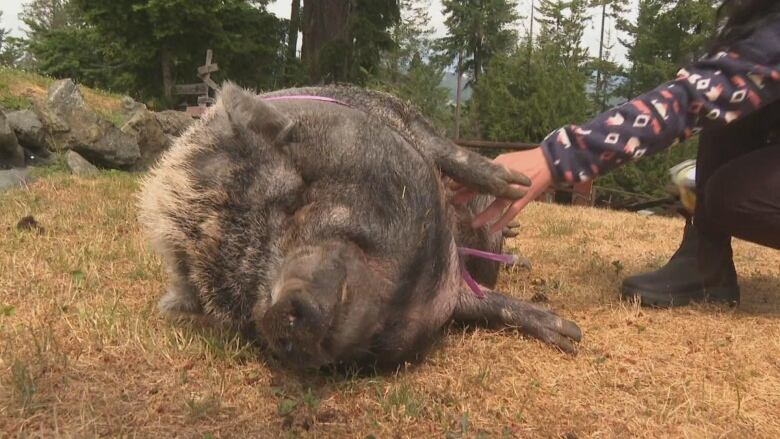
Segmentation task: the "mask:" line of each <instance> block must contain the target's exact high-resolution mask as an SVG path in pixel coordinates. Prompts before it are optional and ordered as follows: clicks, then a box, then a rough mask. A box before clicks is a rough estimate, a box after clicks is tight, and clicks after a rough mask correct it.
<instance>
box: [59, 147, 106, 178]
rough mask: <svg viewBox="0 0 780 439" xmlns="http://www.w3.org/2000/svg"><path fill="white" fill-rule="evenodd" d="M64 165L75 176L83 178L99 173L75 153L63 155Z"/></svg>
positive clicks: (69, 152)
mask: <svg viewBox="0 0 780 439" xmlns="http://www.w3.org/2000/svg"><path fill="white" fill-rule="evenodd" d="M65 163H67V164H68V168H70V171H71V172H73V174H75V175H79V176H85V175H93V174H97V173H98V172H99V170H98V168H97V167H96V166H95V165H93V164H92V163H90V162H88V161H87V159H85V158H84V157H82V156H81V155H79V153H77V152H76V151H68V152H67V153H65Z"/></svg>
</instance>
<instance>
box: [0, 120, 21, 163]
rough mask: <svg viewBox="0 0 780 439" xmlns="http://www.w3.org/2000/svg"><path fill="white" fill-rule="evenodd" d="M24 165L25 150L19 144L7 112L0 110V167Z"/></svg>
mask: <svg viewBox="0 0 780 439" xmlns="http://www.w3.org/2000/svg"><path fill="white" fill-rule="evenodd" d="M22 166H24V150H22V147H21V146H20V145H19V141H18V140H17V139H16V134H15V133H14V130H13V129H11V125H9V124H8V120H7V119H6V116H5V114H4V113H3V112H0V169H8V168H16V167H22Z"/></svg>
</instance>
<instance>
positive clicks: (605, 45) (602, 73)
mask: <svg viewBox="0 0 780 439" xmlns="http://www.w3.org/2000/svg"><path fill="white" fill-rule="evenodd" d="M591 7H597V10H598V16H599V19H600V21H601V26H600V37H599V54H598V58H596V59H595V60H594V61H593V68H594V69H595V70H596V83H595V86H594V93H593V101H594V102H593V103H594V110H595V111H594V112H602V111H605V110H606V109H607V103H608V102H609V100H610V98H611V97H612V96H611V95H612V93H611V91H612V90H611V88H612V87H611V84H610V82H611V81H610V79H611V78H612V77H613V76H616V75H618V74H620V73H621V69H620V67H619V66H618V65H617V64H616V63H615V62H614V61H613V60H612V59H611V56H610V54H611V51H612V49H613V48H614V45H613V43H612V38H611V36H612V31H611V30H610V29H607V19H610V20H612V21H615V20H619V19H620V18H621V17H622V16H623V15H625V13H626V11H627V9H628V1H627V0H592V2H591Z"/></svg>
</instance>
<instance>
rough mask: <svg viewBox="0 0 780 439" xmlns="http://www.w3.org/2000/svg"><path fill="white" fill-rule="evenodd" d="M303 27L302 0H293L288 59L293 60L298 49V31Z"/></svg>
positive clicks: (288, 37) (288, 36)
mask: <svg viewBox="0 0 780 439" xmlns="http://www.w3.org/2000/svg"><path fill="white" fill-rule="evenodd" d="M300 27H301V0H292V5H291V6H290V29H289V30H288V33H287V60H288V61H292V60H294V59H295V55H296V53H297V51H298V31H299V29H300Z"/></svg>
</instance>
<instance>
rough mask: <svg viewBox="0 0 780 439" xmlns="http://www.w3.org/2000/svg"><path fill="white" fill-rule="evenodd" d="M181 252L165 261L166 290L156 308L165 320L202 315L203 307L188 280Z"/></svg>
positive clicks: (175, 253)
mask: <svg viewBox="0 0 780 439" xmlns="http://www.w3.org/2000/svg"><path fill="white" fill-rule="evenodd" d="M181 253H182V252H174V254H173V255H172V256H169V259H167V260H166V265H167V266H168V276H169V280H168V290H167V291H166V293H165V295H163V297H162V298H161V299H160V302H159V303H158V305H157V307H158V308H159V310H160V312H161V313H162V314H163V315H164V316H165V317H167V318H170V319H179V318H186V317H194V316H198V315H201V314H203V306H202V305H201V303H200V300H199V299H198V294H197V291H196V289H195V287H194V286H193V285H192V283H191V282H190V281H189V280H188V276H187V274H188V270H187V267H186V265H185V260H184V256H183V255H182V254H181Z"/></svg>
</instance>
